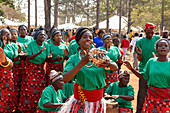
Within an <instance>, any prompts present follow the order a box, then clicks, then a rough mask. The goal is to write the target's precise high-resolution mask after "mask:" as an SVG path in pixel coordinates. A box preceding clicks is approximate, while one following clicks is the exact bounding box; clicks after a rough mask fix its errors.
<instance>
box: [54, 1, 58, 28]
mask: <svg viewBox="0 0 170 113" xmlns="http://www.w3.org/2000/svg"><path fill="white" fill-rule="evenodd" d="M54 2H55V5H54V25H55V26H56V27H58V0H55V1H54Z"/></svg>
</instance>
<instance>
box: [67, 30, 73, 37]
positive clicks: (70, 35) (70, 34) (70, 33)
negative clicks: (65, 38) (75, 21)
mask: <svg viewBox="0 0 170 113" xmlns="http://www.w3.org/2000/svg"><path fill="white" fill-rule="evenodd" d="M68 35H69V39H70V38H71V37H72V36H73V32H72V30H71V29H70V30H69V32H68Z"/></svg>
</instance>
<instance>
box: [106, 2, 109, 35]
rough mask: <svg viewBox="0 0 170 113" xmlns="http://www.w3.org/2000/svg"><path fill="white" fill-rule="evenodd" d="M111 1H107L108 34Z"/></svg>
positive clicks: (107, 30)
mask: <svg viewBox="0 0 170 113" xmlns="http://www.w3.org/2000/svg"><path fill="white" fill-rule="evenodd" d="M109 6H110V4H109V0H107V28H106V32H107V33H108V32H109Z"/></svg>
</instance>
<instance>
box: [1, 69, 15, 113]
mask: <svg viewBox="0 0 170 113" xmlns="http://www.w3.org/2000/svg"><path fill="white" fill-rule="evenodd" d="M11 72H12V70H7V69H5V68H2V67H0V112H2V113H4V112H6V113H10V112H12V111H13V110H14V100H15V97H14V95H15V92H14V80H13V79H14V78H13V76H12V75H11Z"/></svg>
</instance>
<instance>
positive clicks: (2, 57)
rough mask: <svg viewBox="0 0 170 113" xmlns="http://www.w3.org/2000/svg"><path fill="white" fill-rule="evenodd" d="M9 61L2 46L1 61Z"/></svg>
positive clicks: (0, 50) (0, 49)
mask: <svg viewBox="0 0 170 113" xmlns="http://www.w3.org/2000/svg"><path fill="white" fill-rule="evenodd" d="M6 61H7V59H6V56H5V53H4V50H3V49H2V48H1V47H0V62H1V63H5V62H6Z"/></svg>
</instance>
